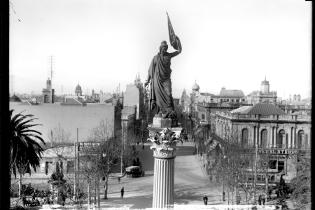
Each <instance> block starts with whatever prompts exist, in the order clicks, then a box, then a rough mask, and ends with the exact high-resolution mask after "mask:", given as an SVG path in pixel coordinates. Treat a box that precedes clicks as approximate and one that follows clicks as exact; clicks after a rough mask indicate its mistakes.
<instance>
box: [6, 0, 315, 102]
mask: <svg viewBox="0 0 315 210" xmlns="http://www.w3.org/2000/svg"><path fill="white" fill-rule="evenodd" d="M34 5H36V7H34ZM179 8H180V9H179ZM166 11H168V13H169V15H170V18H171V21H172V23H173V27H174V30H175V33H176V34H178V36H179V38H180V39H181V42H182V45H183V52H182V54H181V56H179V57H178V58H177V57H176V58H175V59H174V60H173V62H172V65H171V68H172V70H173V72H172V89H173V95H174V97H177V98H178V97H180V95H181V93H182V91H183V89H186V91H191V87H192V85H193V84H194V82H195V80H196V81H197V83H198V84H199V85H200V91H201V92H210V93H214V94H217V93H219V92H220V89H221V88H222V87H226V88H227V89H240V90H242V91H243V92H244V93H245V95H248V94H249V93H251V92H252V91H255V90H259V89H260V83H261V81H262V80H264V78H265V77H266V79H267V80H268V81H270V89H271V90H272V91H277V93H278V97H281V98H289V95H293V94H301V96H302V98H307V97H310V96H311V77H310V75H311V3H310V2H304V1H298V0H290V1H284V0H278V1H260V0H257V1H245V0H238V1H224V2H221V3H219V2H211V1H209V2H208V1H202V0H199V1H197V2H196V1H194V2H192V1H187V2H180V1H172V2H167V1H159V2H157V1H142V0H139V1H135V2H133V3H131V2H128V1H123V0H121V1H115V2H114V1H95V2H88V1H83V0H82V1H67V2H64V1H44V2H42V1H37V0H32V1H30V0H29V1H20V0H14V1H11V9H10V83H11V84H10V85H11V87H10V91H13V92H18V93H30V92H31V91H33V92H34V93H41V91H42V88H44V87H45V84H46V80H47V78H48V77H49V76H50V68H51V66H50V56H51V55H52V56H53V58H54V60H53V70H54V74H53V87H54V88H55V90H56V94H57V95H58V94H62V93H61V89H63V91H62V92H63V93H72V92H74V88H75V86H76V85H77V84H78V83H79V84H80V85H81V87H82V88H83V92H85V91H86V90H87V89H89V91H90V92H91V91H92V89H94V90H95V91H96V92H98V91H99V90H105V92H112V91H114V90H115V89H116V87H117V86H118V84H120V87H121V88H120V90H121V91H124V90H125V87H126V85H127V84H129V83H132V82H133V80H134V79H135V77H136V75H137V74H138V73H139V74H140V77H141V80H142V82H144V80H145V79H146V77H147V70H148V68H149V64H150V62H151V59H152V57H153V56H154V55H155V54H156V53H157V52H158V47H159V45H160V42H161V41H162V40H167V42H168V41H169V40H168V34H167V19H166ZM169 51H173V49H172V47H170V46H169Z"/></svg>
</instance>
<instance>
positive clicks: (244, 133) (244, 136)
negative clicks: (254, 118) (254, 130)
mask: <svg viewBox="0 0 315 210" xmlns="http://www.w3.org/2000/svg"><path fill="white" fill-rule="evenodd" d="M241 144H242V146H244V147H246V146H248V129H247V128H244V129H243V130H242V142H241Z"/></svg>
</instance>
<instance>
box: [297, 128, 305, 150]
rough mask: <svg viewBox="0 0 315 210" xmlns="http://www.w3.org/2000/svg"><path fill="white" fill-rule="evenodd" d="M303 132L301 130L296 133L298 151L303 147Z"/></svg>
mask: <svg viewBox="0 0 315 210" xmlns="http://www.w3.org/2000/svg"><path fill="white" fill-rule="evenodd" d="M304 137H305V136H304V131H303V130H300V131H299V132H298V140H297V148H298V149H302V147H303V144H304Z"/></svg>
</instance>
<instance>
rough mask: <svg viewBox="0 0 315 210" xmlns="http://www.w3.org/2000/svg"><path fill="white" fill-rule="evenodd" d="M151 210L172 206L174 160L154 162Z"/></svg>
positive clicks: (157, 160) (156, 160) (160, 159)
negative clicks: (152, 209)
mask: <svg viewBox="0 0 315 210" xmlns="http://www.w3.org/2000/svg"><path fill="white" fill-rule="evenodd" d="M153 182H154V183H153V203H152V207H153V208H166V207H170V206H172V205H173V204H174V158H170V159H163V158H155V160H154V180H153Z"/></svg>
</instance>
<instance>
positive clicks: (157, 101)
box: [149, 53, 173, 111]
mask: <svg viewBox="0 0 315 210" xmlns="http://www.w3.org/2000/svg"><path fill="white" fill-rule="evenodd" d="M170 60H171V56H169V54H168V53H167V54H166V55H164V56H162V55H160V54H157V55H156V56H154V58H153V60H152V62H151V65H150V68H149V75H150V77H151V90H150V108H151V109H154V108H158V111H159V110H160V109H162V110H164V109H165V108H170V107H173V98H172V93H171V92H172V91H171V78H170V77H171V72H172V70H171V69H170ZM156 106H157V107H156Z"/></svg>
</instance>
